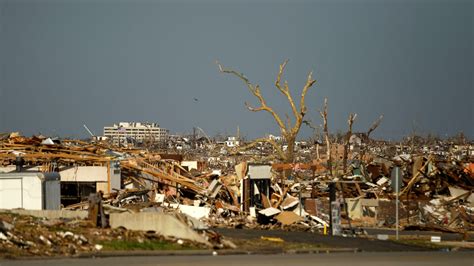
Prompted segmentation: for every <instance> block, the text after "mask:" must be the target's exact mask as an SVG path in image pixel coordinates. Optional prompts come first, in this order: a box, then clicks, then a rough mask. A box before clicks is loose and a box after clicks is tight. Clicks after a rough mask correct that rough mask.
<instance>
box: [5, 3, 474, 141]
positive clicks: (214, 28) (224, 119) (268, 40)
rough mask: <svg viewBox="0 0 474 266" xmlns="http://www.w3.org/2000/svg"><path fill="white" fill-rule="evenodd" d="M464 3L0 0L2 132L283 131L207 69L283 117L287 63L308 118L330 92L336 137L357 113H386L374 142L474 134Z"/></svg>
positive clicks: (364, 119) (362, 123)
mask: <svg viewBox="0 0 474 266" xmlns="http://www.w3.org/2000/svg"><path fill="white" fill-rule="evenodd" d="M473 2H474V1H416V0H415V1H400V0H397V1H396V0H392V1H389V0H386V1H356V0H353V1H349V0H348V1H275V2H270V1H246V2H243V1H224V2H222V1H158V0H157V1H151V0H150V1H131V0H130V1H105V0H102V1H101V0H98V1H86V0H69V1H66V0H65V1H33V0H31V1H20V0H16V1H10V0H0V12H1V13H0V67H1V69H0V75H1V76H0V132H5V131H6V132H9V131H21V132H22V133H23V134H26V135H30V134H37V133H40V132H41V133H43V134H48V135H61V136H74V137H85V136H87V133H86V132H85V130H84V129H83V127H82V124H84V123H86V124H87V125H88V126H89V127H90V128H91V129H92V130H93V131H94V132H95V133H96V134H101V133H102V127H103V126H105V125H110V124H112V123H114V122H118V121H130V120H134V121H156V122H158V123H159V124H160V125H161V126H163V127H165V128H168V129H169V130H170V131H171V132H186V131H187V132H190V131H191V129H192V127H193V126H199V127H201V128H203V129H204V130H205V131H207V132H208V134H210V135H213V134H216V133H218V132H220V133H228V134H232V133H234V132H235V131H236V128H237V126H240V130H241V132H242V133H244V134H245V135H247V137H257V136H262V135H264V134H266V133H273V134H275V133H276V134H278V130H277V128H276V127H275V124H274V123H273V121H272V119H271V117H270V116H269V115H268V114H266V113H258V114H256V113H252V112H249V111H247V110H246V109H245V107H244V102H245V101H248V102H250V103H253V104H254V105H257V104H258V102H257V101H255V99H254V98H253V97H252V96H251V95H250V93H249V92H248V90H247V89H246V87H245V86H244V85H243V84H242V82H241V81H240V80H238V79H237V78H235V77H233V76H229V75H223V74H221V73H219V72H218V69H217V67H216V65H215V63H214V62H215V60H216V59H218V60H219V61H220V62H221V63H222V64H224V65H225V66H228V67H232V68H234V69H236V70H239V71H241V72H243V73H245V74H246V76H248V78H249V79H250V80H252V81H254V82H256V83H259V84H260V85H261V86H262V91H263V94H264V95H265V96H266V97H267V101H268V103H269V105H271V106H273V107H275V108H276V110H277V111H279V112H280V113H281V114H283V116H284V114H285V113H286V112H288V113H289V110H288V104H287V103H286V102H285V100H284V99H283V98H282V97H281V95H279V94H278V93H277V90H276V88H275V87H274V86H273V82H274V80H275V77H276V74H277V72H278V64H280V63H281V62H282V61H283V60H284V59H287V58H288V59H289V60H290V62H289V64H288V66H287V72H286V75H285V79H287V80H288V82H289V84H290V87H291V88H292V90H293V94H294V95H298V94H299V93H300V90H301V88H302V86H303V85H304V82H305V79H306V75H307V73H308V71H309V70H314V76H315V78H316V79H317V83H316V85H315V86H314V87H313V88H312V89H311V91H310V92H309V93H308V95H307V97H306V99H307V106H308V109H309V114H308V118H309V119H311V120H312V121H313V122H314V123H316V124H320V123H321V119H320V118H319V115H318V110H319V109H320V108H321V107H322V102H323V99H324V97H328V99H329V123H330V128H331V129H332V130H333V131H336V130H345V129H346V121H347V116H348V114H349V113H350V112H355V113H357V114H358V119H357V121H356V123H355V129H356V131H362V130H364V131H365V130H366V129H367V128H368V127H369V126H370V124H371V122H372V121H373V120H375V119H376V118H377V117H378V116H379V115H380V114H384V115H385V118H384V121H383V122H382V124H381V126H380V128H379V129H378V130H377V131H376V132H375V133H374V136H376V137H384V138H399V137H401V136H403V135H406V134H408V133H410V132H411V131H412V129H413V126H414V127H415V129H416V131H417V132H419V133H424V134H426V133H428V132H432V133H437V134H439V135H440V136H445V135H446V134H454V133H456V132H459V131H464V133H466V134H467V135H468V136H470V137H471V138H472V137H474V124H473V117H474V116H473V114H474V112H473V105H472V103H473V99H474V97H473V96H474V95H473V91H474V90H473V76H474V73H473V72H474V53H473V50H474V48H473V35H474V32H473V29H474V18H473V14H474V4H473ZM194 98H197V99H198V101H195V100H194ZM310 133H311V130H310V129H308V128H305V129H304V130H303V132H302V135H301V136H302V137H306V136H308V135H309V134H310Z"/></svg>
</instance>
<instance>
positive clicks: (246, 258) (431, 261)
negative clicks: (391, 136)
mask: <svg viewBox="0 0 474 266" xmlns="http://www.w3.org/2000/svg"><path fill="white" fill-rule="evenodd" d="M37 265H48V266H56V265H57V266H63V265H67V266H80V265H86V266H91V265H100V266H121V265H142V266H145V265H146V266H148V265H150V266H151V265H153V266H158V265H186V266H188V265H193V266H201V265H202V266H213V265H226V266H231V265H239V266H242V265H245V266H253V265H271V266H279V265H282V266H287V265H351V266H358V265H360V266H371V265H377V266H379V265H403V266H411V265H417V266H420V265H421V266H423V265H427V266H428V265H430V266H434V265H456V266H464V265H466V266H473V265H474V253H472V252H406V253H399V252H389V253H385V252H371V253H331V254H302V255H288V254H286V255H228V256H219V255H218V256H150V257H111V258H90V259H55V260H17V261H2V260H0V266H37Z"/></svg>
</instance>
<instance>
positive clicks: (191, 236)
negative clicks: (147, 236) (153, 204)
mask: <svg viewBox="0 0 474 266" xmlns="http://www.w3.org/2000/svg"><path fill="white" fill-rule="evenodd" d="M110 227H111V228H118V227H124V228H126V229H128V230H140V231H155V232H156V233H158V234H160V235H163V236H168V237H175V238H181V239H187V240H191V241H195V242H198V243H203V244H205V245H208V246H212V245H211V244H210V243H209V242H208V241H207V240H206V239H205V238H204V237H203V236H202V235H200V234H198V233H197V232H196V231H194V230H193V229H191V228H190V227H189V226H188V225H187V224H185V223H183V222H181V221H179V220H178V219H176V218H175V217H173V216H172V215H169V214H164V213H155V212H140V213H111V214H110Z"/></svg>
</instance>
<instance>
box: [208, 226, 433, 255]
mask: <svg viewBox="0 0 474 266" xmlns="http://www.w3.org/2000/svg"><path fill="white" fill-rule="evenodd" d="M214 230H215V231H217V232H218V233H220V234H222V235H224V236H226V237H229V238H235V239H248V240H252V239H258V238H260V237H262V236H264V237H279V238H282V239H283V240H284V241H287V242H294V243H311V244H321V245H323V246H325V247H331V248H352V249H357V250H359V251H370V252H372V251H377V252H384V251H429V250H431V249H428V248H425V247H420V246H412V245H405V244H402V243H397V242H393V241H382V240H376V239H367V238H360V237H342V236H325V235H321V234H315V233H309V232H290V231H282V230H255V229H227V228H214Z"/></svg>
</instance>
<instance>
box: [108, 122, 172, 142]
mask: <svg viewBox="0 0 474 266" xmlns="http://www.w3.org/2000/svg"><path fill="white" fill-rule="evenodd" d="M104 136H105V137H107V138H108V139H110V140H111V141H112V142H113V143H114V144H150V145H159V146H162V145H164V144H166V142H167V140H168V137H169V131H168V130H167V129H165V128H161V127H160V126H159V125H158V124H157V123H148V122H120V123H118V124H114V125H113V126H108V127H104Z"/></svg>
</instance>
